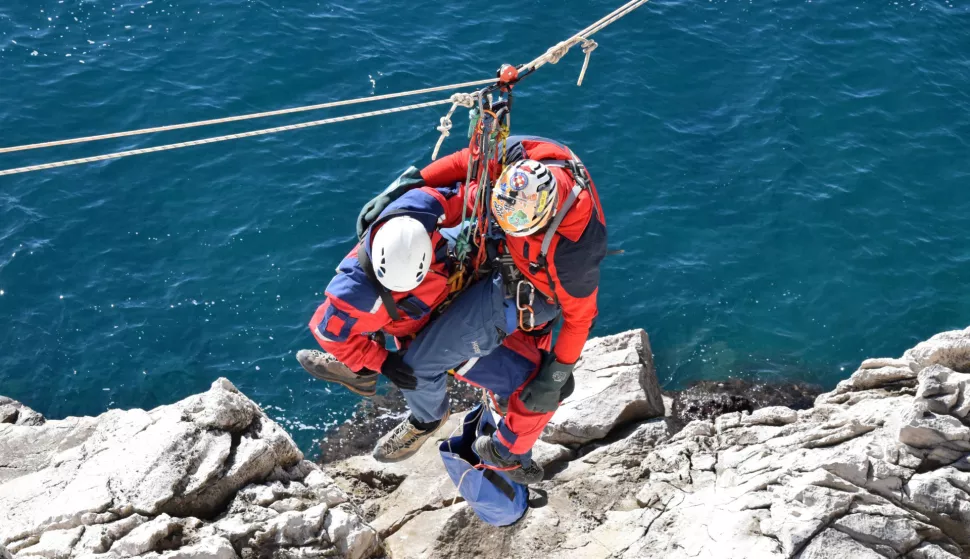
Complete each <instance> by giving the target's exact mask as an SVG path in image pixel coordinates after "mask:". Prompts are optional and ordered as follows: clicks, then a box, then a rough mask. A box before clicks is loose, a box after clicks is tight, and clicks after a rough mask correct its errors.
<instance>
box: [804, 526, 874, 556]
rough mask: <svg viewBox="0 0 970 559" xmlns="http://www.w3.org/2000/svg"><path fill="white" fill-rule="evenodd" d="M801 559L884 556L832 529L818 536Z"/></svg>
mask: <svg viewBox="0 0 970 559" xmlns="http://www.w3.org/2000/svg"><path fill="white" fill-rule="evenodd" d="M799 557H801V559H844V558H846V557H852V558H853V559H882V558H883V557H885V556H884V555H880V554H879V553H876V552H875V551H874V550H873V549H871V548H869V547H866V546H864V545H862V544H861V543H859V542H857V541H855V540H853V539H852V538H851V537H849V536H847V535H846V534H844V533H842V532H839V531H838V530H833V529H831V528H829V529H826V530H823V531H822V532H821V533H820V534H818V535H817V536H816V537H815V538H814V539H813V540H812V541H811V542H810V543H809V544H808V545H807V546H805V549H804V550H803V551H802V553H801V555H799Z"/></svg>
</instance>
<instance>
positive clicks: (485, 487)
mask: <svg viewBox="0 0 970 559" xmlns="http://www.w3.org/2000/svg"><path fill="white" fill-rule="evenodd" d="M494 432H495V421H494V419H493V418H492V414H491V412H489V411H488V410H486V409H485V406H483V405H482V404H479V405H478V406H476V407H475V409H473V410H472V411H471V412H469V413H468V415H466V416H465V422H464V424H463V425H462V427H461V434H460V435H458V436H455V437H451V438H450V439H447V440H445V441H442V442H441V444H439V445H438V450H439V451H440V452H441V460H442V461H443V462H444V463H445V469H446V470H447V471H448V476H449V477H450V478H451V481H452V482H454V484H455V485H456V486H458V492H459V493H461V496H462V497H464V499H465V501H466V502H467V503H468V505H469V506H470V507H471V508H472V509H473V510H474V511H475V513H476V514H477V515H478V517H479V518H481V519H482V520H483V521H485V522H487V523H488V524H491V525H492V526H508V525H509V524H514V523H515V522H516V521H517V520H518V519H520V518H522V515H524V514H525V511H526V509H528V508H529V490H528V488H526V486H524V485H522V484H519V483H515V482H513V481H512V480H510V479H509V478H508V476H506V475H505V473H503V472H497V471H495V470H489V469H480V468H475V466H477V465H478V464H480V463H481V459H480V458H479V457H478V455H477V454H475V451H474V450H472V443H474V442H475V439H476V438H477V437H478V436H479V435H491V434H492V433H494Z"/></svg>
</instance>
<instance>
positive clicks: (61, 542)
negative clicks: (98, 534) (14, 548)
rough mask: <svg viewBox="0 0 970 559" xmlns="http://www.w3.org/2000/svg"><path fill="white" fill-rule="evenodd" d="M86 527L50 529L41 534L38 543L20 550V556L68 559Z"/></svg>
mask: <svg viewBox="0 0 970 559" xmlns="http://www.w3.org/2000/svg"><path fill="white" fill-rule="evenodd" d="M83 533H84V527H83V526H78V527H77V528H71V529H69V530H50V531H48V532H44V533H43V534H42V535H41V536H40V541H39V542H37V543H36V544H34V545H32V546H30V547H28V548H26V549H22V550H20V553H18V554H17V555H18V557H46V558H47V559H67V558H68V557H70V556H71V550H72V549H74V544H76V543H77V542H78V540H80V539H81V535H82V534H83Z"/></svg>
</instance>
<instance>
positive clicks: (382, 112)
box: [0, 99, 452, 177]
mask: <svg viewBox="0 0 970 559" xmlns="http://www.w3.org/2000/svg"><path fill="white" fill-rule="evenodd" d="M451 102H452V100H451V99H442V100H440V101H428V102H426V103H416V104H414V105H406V106H404V107H394V108H392V109H382V110H379V111H371V112H369V113H358V114H353V115H347V116H338V117H334V118H326V119H323V120H314V121H312V122H301V123H299V124H290V125H287V126H277V127H276V128H265V129H263V130H253V131H251V132H240V133H239V134H229V135H226V136H216V137H214V138H205V139H202V140H192V141H190V142H179V143H177V144H168V145H164V146H155V147H150V148H142V149H133V150H130V151H121V152H117V153H109V154H106V155H96V156H94V157H82V158H80V159H70V160H68V161H58V162H56V163H43V164H40V165H31V166H29V167H18V168H16V169H7V170H4V171H0V177H3V176H6V175H16V174H20V173H29V172H31V171H43V170H45V169H56V168H58V167H67V166H69V165H80V164H82V163H94V162H97V161H107V160H109V159H120V158H122V157H129V156H132V155H142V154H145V153H155V152H159V151H169V150H173V149H179V148H186V147H191V146H201V145H205V144H214V143H216V142H226V141H229V140H238V139H240V138H251V137H253V136H265V135H266V134H276V133H278V132H287V131H289V130H299V129H301V128H310V127H312V126H322V125H324V124H333V123H335V122H346V121H348V120H357V119H359V118H367V117H371V116H379V115H386V114H391V113H400V112H403V111H413V110H415V109H423V108H425V107H434V106H437V105H447V104H448V103H451Z"/></svg>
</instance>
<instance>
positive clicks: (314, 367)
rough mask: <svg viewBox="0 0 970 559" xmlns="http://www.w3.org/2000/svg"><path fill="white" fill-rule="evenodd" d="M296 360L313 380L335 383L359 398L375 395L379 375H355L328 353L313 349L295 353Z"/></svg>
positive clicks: (372, 373)
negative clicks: (358, 395) (359, 396)
mask: <svg viewBox="0 0 970 559" xmlns="http://www.w3.org/2000/svg"><path fill="white" fill-rule="evenodd" d="M296 360H297V361H299V362H300V365H303V368H304V369H306V372H308V373H310V375H311V376H313V378H316V379H320V380H325V381H327V382H336V383H337V384H339V385H341V386H343V387H344V388H346V389H347V390H350V391H351V392H353V393H355V394H360V395H361V396H367V397H371V396H373V395H375V394H377V377H379V376H380V373H374V372H367V373H365V374H357V373H355V372H353V371H351V370H350V367H348V366H346V365H344V364H343V363H341V362H340V361H337V358H336V357H334V356H333V355H330V354H329V353H324V352H322V351H317V350H315V349H301V350H300V351H298V352H296Z"/></svg>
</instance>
